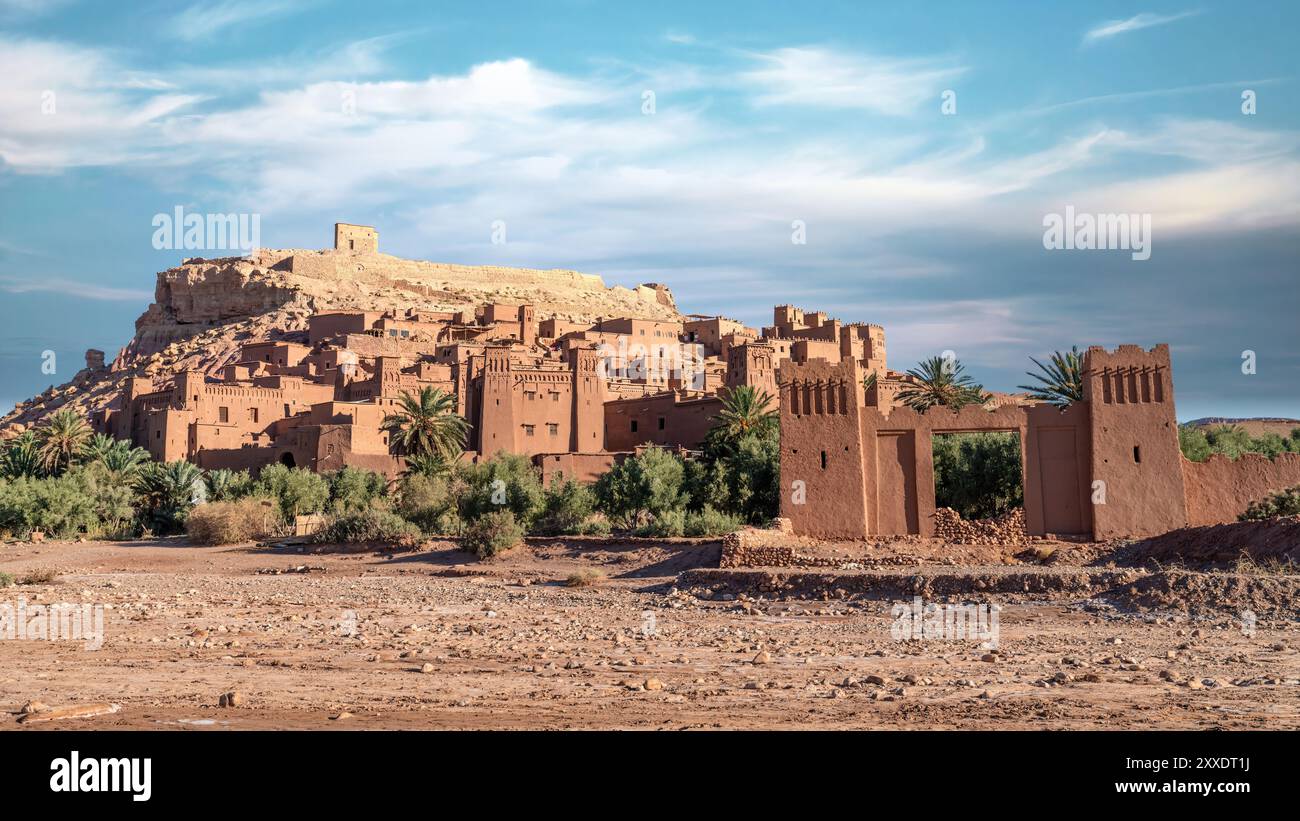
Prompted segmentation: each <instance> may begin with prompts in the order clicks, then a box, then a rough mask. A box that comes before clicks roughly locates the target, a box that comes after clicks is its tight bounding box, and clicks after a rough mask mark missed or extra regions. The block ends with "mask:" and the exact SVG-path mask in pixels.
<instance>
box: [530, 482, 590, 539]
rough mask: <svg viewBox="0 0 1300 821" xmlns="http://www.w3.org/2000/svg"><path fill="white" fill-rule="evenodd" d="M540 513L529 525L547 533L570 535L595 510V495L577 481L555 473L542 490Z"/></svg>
mask: <svg viewBox="0 0 1300 821" xmlns="http://www.w3.org/2000/svg"><path fill="white" fill-rule="evenodd" d="M543 498H544V503H543V508H542V515H541V517H540V518H539V519H538V522H537V525H536V526H535V527H534V528H533V531H534V532H536V533H542V534H545V535H548V536H572V535H575V534H578V533H581V532H582V529H583V527H584V526H585V525H586V523H587V519H588V518H590V517H591V514H593V513H595V511H596V496H595V494H594V493H592V492H591V489H590V488H589V487H587V486H586V485H584V484H582V483H581V482H576V481H574V480H572V479H565V478H564V477H563V476H556V477H555V479H554V480H552V481H551V486H550V487H549V488H546V490H545V492H544V494H543Z"/></svg>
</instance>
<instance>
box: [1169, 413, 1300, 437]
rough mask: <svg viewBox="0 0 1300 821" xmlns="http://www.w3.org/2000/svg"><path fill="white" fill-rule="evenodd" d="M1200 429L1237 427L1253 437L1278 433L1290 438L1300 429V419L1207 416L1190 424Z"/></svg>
mask: <svg viewBox="0 0 1300 821" xmlns="http://www.w3.org/2000/svg"><path fill="white" fill-rule="evenodd" d="M1187 424H1189V425H1194V426H1196V427H1198V428H1213V427H1217V426H1219V425H1236V426H1238V427H1240V428H1242V429H1243V430H1245V431H1246V433H1249V434H1250V435H1251V436H1260V435H1261V434H1265V433H1276V434H1278V435H1279V436H1290V435H1291V431H1292V430H1295V429H1296V428H1300V419H1286V418H1282V417H1277V416H1255V417H1251V418H1248V419H1233V418H1230V417H1226V416H1205V417H1202V418H1201V419H1193V420H1192V421H1190V422H1188V423H1187Z"/></svg>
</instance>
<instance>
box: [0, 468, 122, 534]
mask: <svg viewBox="0 0 1300 821" xmlns="http://www.w3.org/2000/svg"><path fill="white" fill-rule="evenodd" d="M0 529H3V530H7V531H9V532H10V533H13V534H14V535H17V536H20V537H26V536H27V535H28V534H30V533H31V532H32V531H33V530H41V531H44V532H45V533H46V534H48V535H49V536H50V537H52V538H55V539H70V538H74V537H76V536H77V535H79V534H82V533H95V532H97V531H98V530H99V519H98V518H97V517H96V515H95V500H94V498H93V497H92V496H91V493H90V490H89V488H88V487H87V485H86V481H85V478H84V477H83V476H82V475H81V474H80V473H79V472H77V471H72V472H69V473H65V474H64V475H62V476H59V477H50V478H45V479H32V478H22V479H16V480H12V481H10V480H0Z"/></svg>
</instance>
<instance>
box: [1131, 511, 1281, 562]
mask: <svg viewBox="0 0 1300 821" xmlns="http://www.w3.org/2000/svg"><path fill="white" fill-rule="evenodd" d="M1107 560H1108V561H1111V562H1114V563H1115V564H1120V565H1131V566H1143V565H1147V566H1149V565H1153V564H1155V565H1179V566H1183V567H1194V568H1202V569H1216V568H1217V569H1224V568H1229V567H1235V566H1236V565H1237V564H1238V563H1239V562H1240V561H1242V560H1246V561H1249V562H1251V563H1253V564H1258V565H1264V566H1272V565H1277V564H1282V563H1287V564H1292V565H1296V566H1297V567H1300V516H1287V517H1283V518H1279V519H1266V520H1264V521H1259V522H1231V523H1228V524H1222V525H1206V526H1204V527H1186V528H1182V529H1180V530H1171V531H1170V532H1168V533H1165V534H1163V535H1160V536H1153V537H1151V538H1149V539H1143V540H1142V541H1139V542H1132V543H1130V544H1127V545H1125V546H1123V547H1121V548H1120V549H1118V550H1116V551H1115V552H1114V553H1112V554H1111V555H1110V556H1109V557H1107Z"/></svg>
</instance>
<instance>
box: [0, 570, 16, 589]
mask: <svg viewBox="0 0 1300 821" xmlns="http://www.w3.org/2000/svg"><path fill="white" fill-rule="evenodd" d="M13 583H14V577H13V576H11V575H10V574H8V573H0V587H12V586H13Z"/></svg>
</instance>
